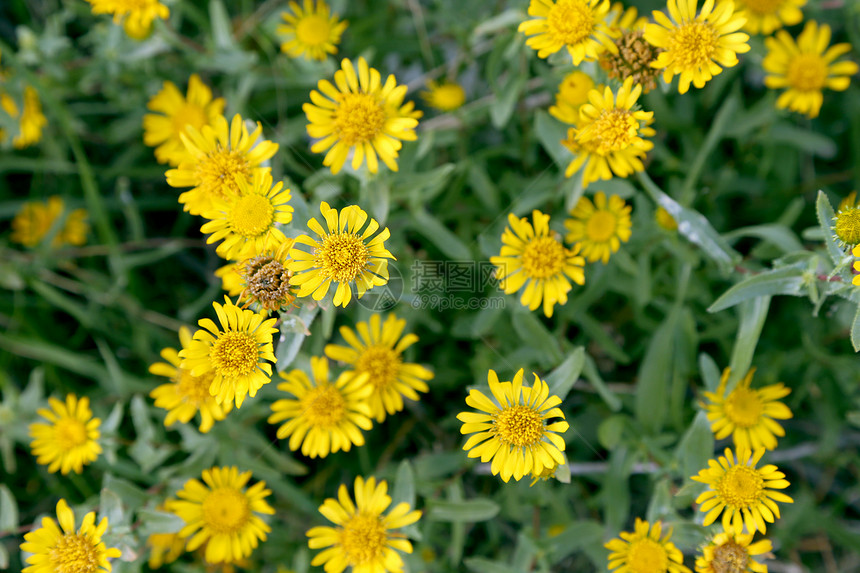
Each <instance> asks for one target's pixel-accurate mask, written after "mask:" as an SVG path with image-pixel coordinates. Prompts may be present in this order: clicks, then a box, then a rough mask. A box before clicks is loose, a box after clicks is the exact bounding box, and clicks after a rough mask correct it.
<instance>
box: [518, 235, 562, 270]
mask: <svg viewBox="0 0 860 573" xmlns="http://www.w3.org/2000/svg"><path fill="white" fill-rule="evenodd" d="M522 259H523V270H524V271H525V272H526V274H528V275H529V277H531V278H535V279H546V278H549V277H553V276H555V275H557V274H558V273H559V272H560V271H561V268H562V266H564V247H562V246H561V243H559V242H558V241H556V240H555V239H554V238H552V237H540V238H537V239H532V240H531V241H529V244H528V245H526V248H525V249H523V256H522Z"/></svg>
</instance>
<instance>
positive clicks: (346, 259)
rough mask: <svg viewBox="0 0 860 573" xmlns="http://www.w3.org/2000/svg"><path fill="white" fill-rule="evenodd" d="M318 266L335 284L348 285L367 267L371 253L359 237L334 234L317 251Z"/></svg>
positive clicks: (352, 234)
mask: <svg viewBox="0 0 860 573" xmlns="http://www.w3.org/2000/svg"><path fill="white" fill-rule="evenodd" d="M314 254H315V255H316V261H315V263H316V266H317V267H318V268H319V269H320V270H321V272H322V273H323V274H324V275H326V276H327V277H329V278H331V279H332V280H333V281H335V282H339V283H348V282H350V281H352V280H355V277H357V276H358V274H359V273H360V272H361V271H362V270H363V269H364V267H365V266H366V265H367V260H368V259H369V258H370V253H369V252H368V251H367V246H366V245H365V244H364V241H362V240H361V237H360V236H359V235H356V234H354V233H333V234H330V235H326V237H325V239H323V243H322V246H321V247H318V248H317V249H316V250H315V253H314Z"/></svg>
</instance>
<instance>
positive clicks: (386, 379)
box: [325, 314, 433, 422]
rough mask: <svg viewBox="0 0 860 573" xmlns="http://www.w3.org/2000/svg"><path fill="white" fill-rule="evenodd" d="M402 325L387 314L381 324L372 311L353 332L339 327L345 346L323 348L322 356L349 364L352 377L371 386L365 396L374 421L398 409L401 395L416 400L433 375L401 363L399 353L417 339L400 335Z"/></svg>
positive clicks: (427, 388) (380, 419)
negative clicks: (362, 380)
mask: <svg viewBox="0 0 860 573" xmlns="http://www.w3.org/2000/svg"><path fill="white" fill-rule="evenodd" d="M405 327H406V320H405V319H402V318H400V319H398V318H397V317H396V316H394V315H393V314H389V315H388V318H386V319H385V323H384V324H382V321H381V319H380V316H379V315H378V314H374V315H372V316H371V317H370V320H368V321H367V322H359V323H358V324H357V325H356V327H355V328H356V330H357V331H358V333H357V335H356V332H354V331H353V330H352V329H351V328H349V327H346V326H341V327H340V335H341V336H342V337H343V339H344V340H346V342H347V344H349V346H340V345H336V344H327V345H326V347H325V354H326V356H328V357H329V358H331V359H332V360H339V361H341V362H346V363H347V364H349V365H351V366H352V368H353V370H354V372H353V375H354V376H358V377H363V378H364V379H365V380H366V384H367V385H368V386H369V387H370V388H371V389H372V391H371V393H370V395H369V396H368V402H369V404H370V412H371V413H370V414H369V415H370V416H372V417H373V418H375V419H376V421H377V422H382V421H383V420H385V414H386V413H388V414H394V413H396V412H399V411H401V410H402V409H403V397H404V396H406V397H407V398H409V399H410V400H418V392H427V391H429V390H430V388H429V387H428V386H427V382H426V381H427V380H431V379H432V378H433V373H432V372H431V371H430V370H428V369H426V368H424V367H423V366H421V365H420V364H413V363H409V362H405V363H404V362H403V356H402V355H403V352H404V351H405V350H406V349H407V348H409V347H410V346H412V345H413V344H415V343H416V342H418V337H417V336H416V335H414V334H411V333H410V334H407V335H406V336H402V335H403V329H404V328H405ZM401 336H402V338H401Z"/></svg>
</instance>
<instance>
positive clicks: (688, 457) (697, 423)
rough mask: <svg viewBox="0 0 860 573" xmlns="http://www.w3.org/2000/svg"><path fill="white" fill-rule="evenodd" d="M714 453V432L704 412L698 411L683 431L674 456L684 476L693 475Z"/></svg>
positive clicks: (704, 466) (705, 464)
mask: <svg viewBox="0 0 860 573" xmlns="http://www.w3.org/2000/svg"><path fill="white" fill-rule="evenodd" d="M713 454H714V433H713V432H712V431H711V423H710V422H709V421H708V417H707V415H706V414H705V412H702V411H700V412H699V413H698V414H696V417H695V418H694V419H693V423H692V424H690V427H689V428H687V431H686V432H684V437H682V438H681V441H680V443H679V444H678V450H677V452H675V457H676V458H677V460H678V465H679V467H680V468H681V473H682V474H683V476H684V477H685V478H688V477H690V476H694V475H696V474H697V473H699V470H701V469H703V468H706V467H707V466H708V460H709V459H710V458H711V456H713Z"/></svg>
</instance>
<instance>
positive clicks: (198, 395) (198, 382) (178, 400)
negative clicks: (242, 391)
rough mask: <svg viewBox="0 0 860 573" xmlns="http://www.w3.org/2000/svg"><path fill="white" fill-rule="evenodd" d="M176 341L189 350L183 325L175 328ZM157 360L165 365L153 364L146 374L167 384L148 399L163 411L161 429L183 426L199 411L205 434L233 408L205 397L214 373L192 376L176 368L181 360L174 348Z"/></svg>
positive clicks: (188, 336)
mask: <svg viewBox="0 0 860 573" xmlns="http://www.w3.org/2000/svg"><path fill="white" fill-rule="evenodd" d="M179 341H180V343H181V344H182V348H183V349H185V348H190V347H191V344H192V338H191V331H190V330H188V328H186V327H184V326H183V327H182V328H180V329H179ZM161 357H162V358H163V359H165V360H166V361H167V362H156V363H155V364H153V365H151V366H150V367H149V372H150V374H155V375H156V376H165V377H167V378H169V379H170V382H169V383H167V384H162V385H161V386H159V387H158V388H156V389H154V390H153V391H152V392H150V394H149V396H150V397H151V398H153V399H154V400H155V406H156V408H163V409H165V410H167V416H166V417H165V418H164V425H165V426H172V425H173V424H175V423H176V422H177V420H178V421H179V422H182V423H183V424H187V423H188V422H190V421H191V418H193V417H194V415H195V414H197V412H200V431H201V432H203V433H204V434H205V433H206V432H208V431H209V430H211V429H212V425H213V424H214V423H215V421H216V420H217V421H221V420H223V419H224V418H225V417H226V416H227V413H228V412H230V410H232V409H233V404H232V403H230V402H225V403H224V404H219V403H217V402H216V401H215V398H214V397H212V396H211V395H210V394H209V388H210V387H211V386H212V381H213V379H214V378H215V372H214V371H209V372H204V373H203V374H201V375H200V376H194V375H193V374H191V372H189V371H188V370H185V369H183V368H180V364H181V363H182V359H181V358H180V357H179V353H178V352H177V351H176V349H174V348H165V349H163V350H162V351H161Z"/></svg>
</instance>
